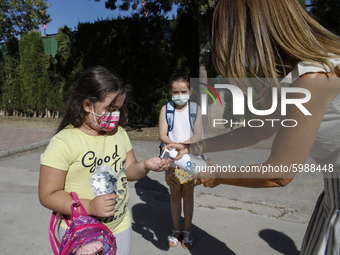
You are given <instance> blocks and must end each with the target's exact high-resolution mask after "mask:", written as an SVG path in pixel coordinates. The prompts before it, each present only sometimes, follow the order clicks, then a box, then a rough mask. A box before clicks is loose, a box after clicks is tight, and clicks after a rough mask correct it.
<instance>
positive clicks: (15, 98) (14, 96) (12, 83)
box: [2, 36, 21, 115]
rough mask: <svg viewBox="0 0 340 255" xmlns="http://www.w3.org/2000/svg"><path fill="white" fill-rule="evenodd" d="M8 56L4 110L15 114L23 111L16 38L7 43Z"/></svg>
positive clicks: (3, 97)
mask: <svg viewBox="0 0 340 255" xmlns="http://www.w3.org/2000/svg"><path fill="white" fill-rule="evenodd" d="M5 47H6V51H7V55H6V59H5V77H6V81H5V84H4V89H3V95H2V108H3V109H4V111H5V112H7V114H10V115H11V114H13V111H15V112H17V111H20V110H21V109H20V108H21V103H20V97H21V91H20V86H19V84H20V79H19V74H18V67H19V45H18V39H17V38H16V37H14V36H13V37H10V38H9V39H8V41H7V42H6V43H5Z"/></svg>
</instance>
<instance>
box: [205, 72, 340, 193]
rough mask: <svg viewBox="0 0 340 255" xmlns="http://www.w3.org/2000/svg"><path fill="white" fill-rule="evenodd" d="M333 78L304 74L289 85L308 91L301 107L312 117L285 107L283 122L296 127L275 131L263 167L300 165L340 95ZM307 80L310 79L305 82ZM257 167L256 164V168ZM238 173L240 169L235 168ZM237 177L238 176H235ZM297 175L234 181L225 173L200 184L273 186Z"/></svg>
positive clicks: (294, 96) (260, 175)
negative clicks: (327, 111)
mask: <svg viewBox="0 0 340 255" xmlns="http://www.w3.org/2000/svg"><path fill="white" fill-rule="evenodd" d="M329 77H332V78H335V77H336V76H334V75H331V74H325V73H311V74H305V75H303V76H302V77H301V79H298V80H297V81H296V82H295V83H294V84H293V85H292V86H293V87H300V88H305V89H307V90H309V92H310V93H311V99H310V100H309V101H308V102H307V103H305V104H304V105H303V106H304V107H305V108H306V109H307V110H308V111H309V112H310V113H311V114H312V115H305V114H304V113H302V112H301V110H300V109H298V108H297V107H296V106H295V105H287V115H286V116H283V117H284V118H285V119H294V120H296V121H297V123H298V124H297V126H295V127H283V126H280V127H279V128H278V131H277V134H276V137H275V139H274V142H273V146H272V150H271V154H270V156H269V158H268V159H267V161H266V162H264V163H263V164H262V166H267V167H268V166H272V167H275V166H278V167H280V166H286V167H288V168H289V169H292V168H291V166H293V164H297V165H298V164H303V163H304V162H305V161H306V159H307V157H308V154H309V152H310V150H311V148H312V146H313V143H314V140H315V138H316V135H317V133H318V130H319V127H320V124H321V121H322V118H323V116H324V114H325V112H326V110H327V108H328V106H329V104H330V103H331V102H332V100H333V99H334V98H335V97H336V96H337V95H338V94H339V93H340V81H339V79H328V78H329ZM304 78H309V79H304ZM290 98H291V99H298V98H301V94H299V93H292V94H291V97H290ZM257 166H259V164H258V165H257ZM237 170H239V169H237ZM238 174H239V173H238ZM295 174H296V173H292V172H289V173H282V172H279V173H277V174H275V173H268V172H267V173H264V174H263V173H252V174H251V175H248V174H247V175H245V176H244V177H246V176H249V178H248V177H247V178H238V177H237V179H233V178H235V177H236V176H237V174H235V173H231V174H230V173H227V174H225V175H224V176H222V178H219V179H217V178H207V177H208V176H204V177H206V178H202V179H201V180H199V183H206V186H210V187H214V186H217V185H219V184H230V185H237V186H245V187H276V186H285V185H287V184H288V183H289V182H290V181H291V180H292V178H294V176H295Z"/></svg>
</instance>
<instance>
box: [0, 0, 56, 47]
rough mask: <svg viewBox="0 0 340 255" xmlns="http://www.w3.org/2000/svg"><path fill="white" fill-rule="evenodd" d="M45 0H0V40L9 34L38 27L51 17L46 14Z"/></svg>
mask: <svg viewBox="0 0 340 255" xmlns="http://www.w3.org/2000/svg"><path fill="white" fill-rule="evenodd" d="M46 2H47V0H1V4H0V41H3V40H6V38H9V37H11V36H13V35H14V36H16V35H20V34H22V33H24V32H27V31H32V30H34V29H38V26H39V25H40V24H42V23H43V22H44V23H45V24H47V23H49V22H50V21H51V20H52V19H51V18H50V15H49V14H47V9H48V8H49V7H50V6H51V4H47V3H46Z"/></svg>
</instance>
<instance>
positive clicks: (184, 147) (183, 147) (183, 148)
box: [163, 143, 190, 159]
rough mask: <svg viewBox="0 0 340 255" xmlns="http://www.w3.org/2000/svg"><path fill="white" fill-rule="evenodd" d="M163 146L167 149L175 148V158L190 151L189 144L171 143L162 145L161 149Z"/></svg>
mask: <svg viewBox="0 0 340 255" xmlns="http://www.w3.org/2000/svg"><path fill="white" fill-rule="evenodd" d="M164 148H167V149H170V148H175V149H176V151H178V154H177V156H176V159H181V158H182V157H183V155H184V154H188V153H190V144H183V143H172V144H167V145H165V146H164V147H163V150H164Z"/></svg>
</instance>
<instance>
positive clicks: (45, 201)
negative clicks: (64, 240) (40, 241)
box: [39, 165, 118, 217]
mask: <svg viewBox="0 0 340 255" xmlns="http://www.w3.org/2000/svg"><path fill="white" fill-rule="evenodd" d="M66 175H67V171H63V170H59V169H56V168H53V167H49V166H45V165H41V166H40V176H39V200H40V203H41V204H42V205H43V206H45V207H47V208H49V209H51V210H53V211H56V212H59V213H61V214H64V215H71V204H72V197H71V195H70V194H69V193H67V192H66V191H65V190H64V185H65V178H66ZM116 198H118V196H117V195H115V194H105V195H100V196H97V197H95V198H94V199H92V200H89V199H80V202H81V203H82V205H83V206H84V209H85V211H86V213H87V214H88V215H94V216H99V217H109V216H112V215H113V214H114V211H115V209H114V204H115V201H114V199H116Z"/></svg>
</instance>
